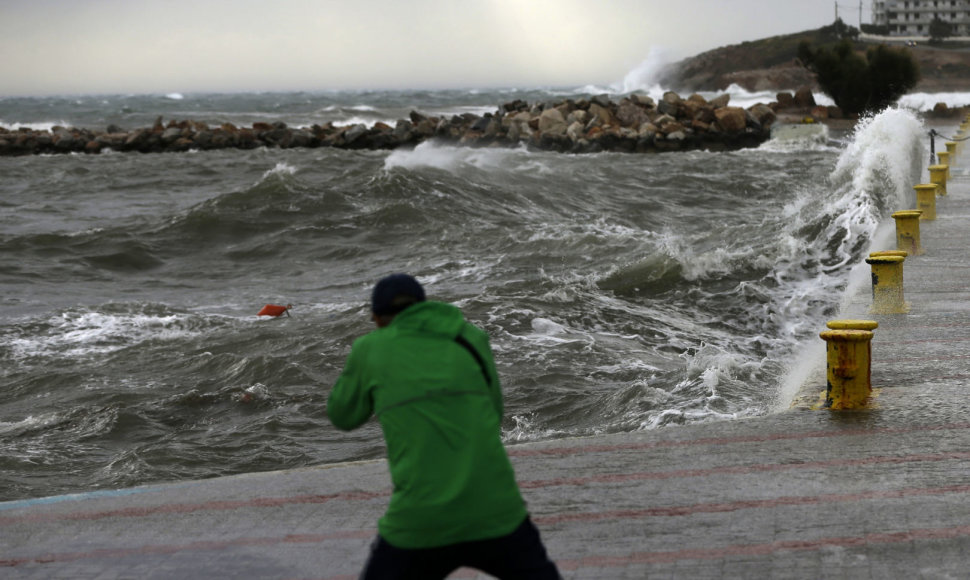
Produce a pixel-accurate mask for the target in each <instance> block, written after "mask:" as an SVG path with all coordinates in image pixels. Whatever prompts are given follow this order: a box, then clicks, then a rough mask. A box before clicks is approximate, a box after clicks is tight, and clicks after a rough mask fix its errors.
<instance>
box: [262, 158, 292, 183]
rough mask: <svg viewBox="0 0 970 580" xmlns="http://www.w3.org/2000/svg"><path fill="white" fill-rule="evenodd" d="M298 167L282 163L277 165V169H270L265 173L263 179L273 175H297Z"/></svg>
mask: <svg viewBox="0 0 970 580" xmlns="http://www.w3.org/2000/svg"><path fill="white" fill-rule="evenodd" d="M295 174H296V167H294V166H292V165H290V164H289V163H286V162H285V161H280V162H279V163H277V164H276V167H274V168H272V169H269V170H267V171H266V173H263V179H266V178H267V177H269V176H271V175H295Z"/></svg>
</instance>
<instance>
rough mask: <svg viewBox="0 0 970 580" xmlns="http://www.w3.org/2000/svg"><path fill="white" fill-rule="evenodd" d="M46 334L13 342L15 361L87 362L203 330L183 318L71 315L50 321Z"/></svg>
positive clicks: (133, 314)
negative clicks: (51, 358)
mask: <svg viewBox="0 0 970 580" xmlns="http://www.w3.org/2000/svg"><path fill="white" fill-rule="evenodd" d="M46 324H47V326H48V328H47V330H46V331H45V332H41V333H33V334H31V335H29V336H26V337H14V338H12V339H11V341H10V343H9V344H10V348H11V353H12V354H13V356H14V357H15V358H28V357H48V356H57V357H63V358H83V357H87V356H91V355H102V354H109V353H112V352H115V351H117V350H121V349H123V348H128V347H130V346H133V345H136V344H139V343H142V342H144V341H147V340H177V339H183V338H186V337H191V336H197V335H198V334H200V332H201V330H198V329H194V328H192V326H191V325H190V324H188V316H187V315H183V314H170V315H160V314H147V313H138V312H133V313H118V314H115V313H104V312H92V311H68V312H63V313H61V314H57V315H55V316H52V317H51V318H50V319H48V320H47V321H46Z"/></svg>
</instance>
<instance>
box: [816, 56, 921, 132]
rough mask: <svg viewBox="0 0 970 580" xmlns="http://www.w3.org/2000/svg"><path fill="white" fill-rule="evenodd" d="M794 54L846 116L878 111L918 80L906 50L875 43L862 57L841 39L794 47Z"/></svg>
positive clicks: (917, 69)
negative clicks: (830, 43) (826, 44)
mask: <svg viewBox="0 0 970 580" xmlns="http://www.w3.org/2000/svg"><path fill="white" fill-rule="evenodd" d="M798 57H799V58H800V59H801V61H802V63H804V64H805V66H807V67H808V68H809V69H810V70H811V71H812V72H814V73H815V74H816V78H817V79H818V84H819V86H820V87H821V89H822V91H823V92H824V93H825V94H827V95H828V96H830V97H832V100H833V101H835V104H836V105H838V106H839V107H840V108H841V109H842V111H844V112H845V113H848V114H850V115H858V114H862V113H866V112H876V111H879V110H882V109H884V108H886V107H888V106H890V105H892V104H893V103H895V102H896V101H897V100H898V99H899V97H901V96H903V95H905V94H906V93H907V92H909V90H910V89H912V88H913V87H915V86H916V83H917V82H918V81H919V66H918V65H917V64H916V61H915V60H914V59H913V57H912V55H910V53H909V51H908V50H905V49H895V48H890V47H888V46H885V45H879V46H875V47H872V48H870V49H869V50H868V51H867V52H866V56H865V57H863V56H862V55H861V54H859V53H858V52H856V51H855V49H854V48H853V46H852V43H851V42H849V41H848V40H843V41H842V42H840V43H839V44H837V45H835V46H834V47H821V48H814V47H812V45H810V44H809V43H807V42H803V43H802V44H801V45H799V47H798Z"/></svg>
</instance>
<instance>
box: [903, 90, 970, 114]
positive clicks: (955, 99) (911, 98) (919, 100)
mask: <svg viewBox="0 0 970 580" xmlns="http://www.w3.org/2000/svg"><path fill="white" fill-rule="evenodd" d="M937 103H944V104H946V105H947V106H948V107H950V108H956V107H966V106H970V93H968V92H949V93H910V94H908V95H903V96H902V97H901V98H900V99H899V106H900V107H902V108H905V109H910V110H913V111H917V112H927V111H932V110H933V107H934V106H936V104H937Z"/></svg>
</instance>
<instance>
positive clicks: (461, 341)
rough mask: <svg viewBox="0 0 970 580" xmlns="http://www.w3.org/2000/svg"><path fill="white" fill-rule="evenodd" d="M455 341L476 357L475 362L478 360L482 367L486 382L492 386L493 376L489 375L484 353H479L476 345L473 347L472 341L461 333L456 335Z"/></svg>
mask: <svg viewBox="0 0 970 580" xmlns="http://www.w3.org/2000/svg"><path fill="white" fill-rule="evenodd" d="M455 342H457V343H458V344H460V345H461V346H462V347H463V348H464V349H465V350H467V351H468V352H470V353H471V355H472V356H473V357H475V362H477V363H478V366H479V368H481V369H482V375H483V376H484V377H485V383H486V384H487V385H488V386H490V387H491V386H492V378H491V377H489V376H488V370H487V369H486V368H485V361H484V360H483V359H482V355H480V354H478V351H477V350H475V347H473V346H472V345H471V343H470V342H468V340H466V339H465V337H464V336H461V335H460V334H459V335H458V336H456V337H455Z"/></svg>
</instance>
